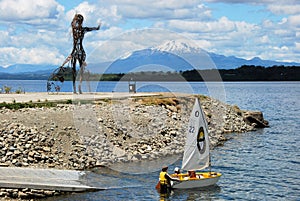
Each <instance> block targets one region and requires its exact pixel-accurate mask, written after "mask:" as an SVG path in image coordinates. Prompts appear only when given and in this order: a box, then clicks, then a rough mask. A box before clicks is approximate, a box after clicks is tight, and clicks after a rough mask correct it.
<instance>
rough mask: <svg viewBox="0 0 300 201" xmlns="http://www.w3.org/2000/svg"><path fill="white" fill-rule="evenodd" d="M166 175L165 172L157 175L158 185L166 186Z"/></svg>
mask: <svg viewBox="0 0 300 201" xmlns="http://www.w3.org/2000/svg"><path fill="white" fill-rule="evenodd" d="M166 174H167V172H160V173H159V181H160V184H167V183H168V182H167V178H166Z"/></svg>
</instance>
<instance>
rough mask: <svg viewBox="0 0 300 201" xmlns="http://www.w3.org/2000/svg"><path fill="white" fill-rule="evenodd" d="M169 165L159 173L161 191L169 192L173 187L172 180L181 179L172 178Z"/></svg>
mask: <svg viewBox="0 0 300 201" xmlns="http://www.w3.org/2000/svg"><path fill="white" fill-rule="evenodd" d="M167 171H168V166H164V167H163V168H162V169H161V172H160V173H159V183H160V193H167V192H168V189H170V188H171V181H180V180H179V179H177V178H172V177H171V176H170V175H169V174H168V172H167Z"/></svg>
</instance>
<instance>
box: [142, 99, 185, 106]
mask: <svg viewBox="0 0 300 201" xmlns="http://www.w3.org/2000/svg"><path fill="white" fill-rule="evenodd" d="M141 103H142V104H144V105H161V106H162V105H165V106H166V105H169V106H177V105H178V104H179V100H177V99H176V98H157V97H150V98H143V99H141Z"/></svg>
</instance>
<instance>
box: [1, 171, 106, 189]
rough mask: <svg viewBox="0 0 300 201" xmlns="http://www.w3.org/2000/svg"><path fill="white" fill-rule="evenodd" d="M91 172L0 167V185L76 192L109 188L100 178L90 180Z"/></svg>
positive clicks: (3, 186)
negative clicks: (93, 180) (94, 180)
mask: <svg viewBox="0 0 300 201" xmlns="http://www.w3.org/2000/svg"><path fill="white" fill-rule="evenodd" d="M91 174H93V173H92V172H88V171H75V170H57V169H35V168H16V167H0V186H1V187H2V188H30V189H43V190H57V191H77V192H79V191H93V190H104V189H107V188H109V187H108V186H106V184H104V183H103V184H101V179H100V178H98V181H97V183H95V182H91V181H90V178H92V177H94V176H91ZM95 175H96V174H95ZM102 178H103V179H104V180H107V178H105V177H102Z"/></svg>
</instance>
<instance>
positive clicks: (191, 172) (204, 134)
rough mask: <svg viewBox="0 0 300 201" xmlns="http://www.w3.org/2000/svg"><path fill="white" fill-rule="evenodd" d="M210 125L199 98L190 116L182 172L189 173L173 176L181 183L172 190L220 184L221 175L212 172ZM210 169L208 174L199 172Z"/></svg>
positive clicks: (174, 184) (173, 184) (174, 183)
mask: <svg viewBox="0 0 300 201" xmlns="http://www.w3.org/2000/svg"><path fill="white" fill-rule="evenodd" d="M209 151H210V149H209V136H208V125H207V122H206V119H205V115H204V113H203V110H202V109H201V106H200V102H199V100H198V98H196V100H195V104H194V107H193V110H192V113H191V115H190V119H189V125H188V130H187V136H186V142H185V148H184V154H183V159H182V166H181V170H186V171H188V172H187V173H179V174H172V175H171V176H172V177H177V178H178V179H179V181H173V182H172V184H171V185H172V188H179V189H186V188H199V187H205V186H211V185H214V184H216V183H217V182H218V180H219V179H220V177H221V175H222V174H221V173H218V172H212V171H211V163H210V152H209ZM205 168H209V171H207V172H199V171H200V170H203V169H205Z"/></svg>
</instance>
